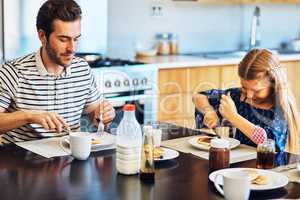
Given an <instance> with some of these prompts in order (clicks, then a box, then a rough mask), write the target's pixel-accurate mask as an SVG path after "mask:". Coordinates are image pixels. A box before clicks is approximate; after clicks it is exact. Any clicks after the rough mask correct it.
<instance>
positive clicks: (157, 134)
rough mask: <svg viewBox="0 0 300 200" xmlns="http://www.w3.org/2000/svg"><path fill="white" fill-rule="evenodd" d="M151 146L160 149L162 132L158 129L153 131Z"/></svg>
mask: <svg viewBox="0 0 300 200" xmlns="http://www.w3.org/2000/svg"><path fill="white" fill-rule="evenodd" d="M152 134H153V146H154V147H160V143H161V136H162V131H161V130H160V129H153V130H152Z"/></svg>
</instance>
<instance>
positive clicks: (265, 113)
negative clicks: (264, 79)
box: [195, 88, 288, 151]
mask: <svg viewBox="0 0 300 200" xmlns="http://www.w3.org/2000/svg"><path fill="white" fill-rule="evenodd" d="M228 91H230V96H231V98H232V100H233V101H234V103H235V106H236V109H237V112H238V113H239V114H240V115H241V116H243V117H244V118H245V119H247V120H248V121H250V122H251V123H253V124H255V125H257V126H259V127H261V128H263V129H264V130H265V131H266V133H267V136H268V138H270V139H273V140H274V141H275V144H276V151H284V149H285V145H286V143H287V136H288V126H287V122H286V120H285V119H284V117H283V114H282V112H281V110H280V109H278V108H276V107H273V108H272V109H269V110H265V109H260V108H256V107H254V106H252V105H250V104H248V103H246V102H244V101H241V100H240V97H241V89H240V88H230V89H227V90H208V91H205V92H201V94H204V95H206V96H207V97H208V100H209V103H210V105H211V106H212V107H213V108H214V109H215V110H216V111H217V114H218V116H219V119H221V118H222V117H221V115H220V113H219V112H218V109H219V104H220V99H221V95H222V94H227V92H228ZM195 118H196V126H197V128H203V127H204V124H203V114H202V113H201V112H199V111H197V110H196V111H195ZM235 138H236V139H238V140H239V141H240V142H241V143H242V144H247V145H251V146H256V144H255V143H254V142H252V141H251V140H250V139H249V138H248V137H247V136H245V135H244V134H243V133H242V132H241V131H240V130H239V129H237V130H236V134H235Z"/></svg>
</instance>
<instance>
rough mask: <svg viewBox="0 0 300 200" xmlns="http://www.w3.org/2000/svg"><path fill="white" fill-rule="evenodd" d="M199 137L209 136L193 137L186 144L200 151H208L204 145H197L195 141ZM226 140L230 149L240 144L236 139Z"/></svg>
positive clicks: (207, 147)
mask: <svg viewBox="0 0 300 200" xmlns="http://www.w3.org/2000/svg"><path fill="white" fill-rule="evenodd" d="M200 137H210V136H197V137H193V138H191V139H189V140H188V142H189V143H190V144H191V145H192V146H193V147H196V148H198V149H201V150H209V146H207V145H204V144H199V143H198V142H197V141H198V138H200ZM226 140H229V143H230V149H233V148H236V147H238V146H239V145H240V144H241V142H240V141H239V140H237V139H234V138H226Z"/></svg>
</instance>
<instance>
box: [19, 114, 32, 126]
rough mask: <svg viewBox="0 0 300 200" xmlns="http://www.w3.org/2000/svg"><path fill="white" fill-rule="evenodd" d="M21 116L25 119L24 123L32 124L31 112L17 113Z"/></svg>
mask: <svg viewBox="0 0 300 200" xmlns="http://www.w3.org/2000/svg"><path fill="white" fill-rule="evenodd" d="M19 112H20V113H21V115H22V118H23V119H25V122H26V123H27V124H29V123H31V122H32V114H31V112H26V111H19Z"/></svg>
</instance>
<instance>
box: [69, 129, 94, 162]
mask: <svg viewBox="0 0 300 200" xmlns="http://www.w3.org/2000/svg"><path fill="white" fill-rule="evenodd" d="M91 144H92V138H91V136H90V135H89V134H88V133H86V132H71V133H70V147H71V154H72V156H73V157H74V158H76V159H78V160H86V159H87V158H88V157H89V155H90V153H91Z"/></svg>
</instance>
